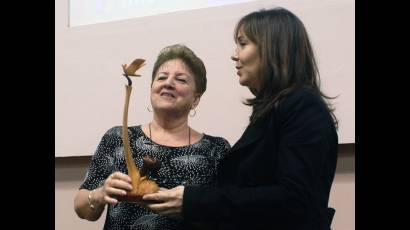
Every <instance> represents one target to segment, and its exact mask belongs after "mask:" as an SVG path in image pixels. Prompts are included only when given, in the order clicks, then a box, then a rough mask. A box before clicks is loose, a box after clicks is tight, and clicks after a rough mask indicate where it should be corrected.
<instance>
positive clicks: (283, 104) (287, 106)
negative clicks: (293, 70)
mask: <svg viewBox="0 0 410 230" xmlns="http://www.w3.org/2000/svg"><path fill="white" fill-rule="evenodd" d="M277 110H278V112H279V113H280V114H281V115H290V114H297V113H299V112H302V111H312V112H313V111H315V112H319V113H328V110H327V105H326V104H325V103H324V101H323V100H322V98H321V95H320V94H319V93H318V92H316V91H314V90H310V89H298V90H295V91H293V92H291V93H289V94H288V95H286V96H285V97H284V98H283V99H282V100H281V101H280V103H279V106H278V108H277Z"/></svg>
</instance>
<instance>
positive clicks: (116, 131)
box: [104, 125, 141, 137]
mask: <svg viewBox="0 0 410 230" xmlns="http://www.w3.org/2000/svg"><path fill="white" fill-rule="evenodd" d="M140 127H141V126H140V125H138V126H129V127H128V130H130V131H131V132H138V131H140V130H141V128H140ZM104 136H111V137H115V136H116V137H122V126H114V127H112V128H110V129H108V130H107V131H106V132H105V134H104Z"/></svg>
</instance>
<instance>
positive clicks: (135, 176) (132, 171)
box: [122, 85, 141, 194]
mask: <svg viewBox="0 0 410 230" xmlns="http://www.w3.org/2000/svg"><path fill="white" fill-rule="evenodd" d="M131 90H132V87H131V86H129V85H126V86H125V105H124V114H123V120H122V135H123V138H122V139H123V143H124V152H125V161H126V164H127V169H128V175H129V176H130V177H131V184H132V191H131V192H130V193H131V194H136V193H137V190H138V184H139V180H140V177H141V176H140V173H139V169H138V168H137V166H136V164H135V161H134V159H133V158H132V153H131V147H130V141H129V137H128V107H129V102H130V95H131Z"/></svg>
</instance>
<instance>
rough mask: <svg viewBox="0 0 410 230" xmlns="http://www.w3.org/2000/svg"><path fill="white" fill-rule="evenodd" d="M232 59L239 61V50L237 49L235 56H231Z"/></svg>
mask: <svg viewBox="0 0 410 230" xmlns="http://www.w3.org/2000/svg"><path fill="white" fill-rule="evenodd" d="M231 59H232V61H239V58H238V50H237V48H236V49H235V51H234V53H233V55H231Z"/></svg>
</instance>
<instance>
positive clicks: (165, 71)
mask: <svg viewBox="0 0 410 230" xmlns="http://www.w3.org/2000/svg"><path fill="white" fill-rule="evenodd" d="M195 89H196V88H195V80H194V77H193V75H192V72H191V70H190V69H189V67H188V66H187V65H186V64H185V63H184V62H183V61H182V60H181V59H171V60H169V61H167V62H164V64H162V65H161V66H160V67H159V68H158V71H157V72H156V74H155V78H154V80H153V82H152V86H151V104H152V108H153V109H154V111H155V112H168V113H173V114H178V115H186V116H188V113H189V110H191V109H193V108H195V107H196V106H197V105H198V103H199V99H200V95H199V94H197V93H196V90H195Z"/></svg>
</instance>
